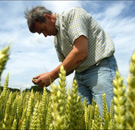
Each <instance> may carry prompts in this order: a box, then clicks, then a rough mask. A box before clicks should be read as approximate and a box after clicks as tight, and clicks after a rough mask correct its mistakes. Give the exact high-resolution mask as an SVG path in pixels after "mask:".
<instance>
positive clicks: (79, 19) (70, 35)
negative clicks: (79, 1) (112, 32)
mask: <svg viewBox="0 0 135 130" xmlns="http://www.w3.org/2000/svg"><path fill="white" fill-rule="evenodd" d="M55 26H56V28H57V30H58V33H57V35H56V36H55V38H54V44H55V48H56V52H57V55H58V58H59V61H60V62H63V61H64V59H65V58H66V57H67V55H68V54H69V53H70V52H71V50H72V49H73V45H74V41H75V40H76V39H77V38H79V37H80V36H82V35H83V36H85V37H86V38H87V39H88V56H87V58H86V59H85V60H84V61H83V62H82V63H81V64H80V65H79V66H78V67H77V69H76V71H77V72H82V71H84V70H86V69H88V68H89V67H91V66H92V65H95V64H97V63H99V62H100V61H101V60H102V59H104V58H106V57H110V56H112V55H113V53H114V50H115V49H114V43H113V41H112V40H111V38H110V37H109V35H108V34H107V33H106V32H105V31H104V30H103V29H102V28H101V27H100V25H99V24H98V23H97V22H96V21H95V20H94V19H93V18H92V16H91V15H90V14H89V13H87V12H86V11H85V10H83V9H82V8H71V9H69V10H67V11H64V12H63V13H62V14H57V19H56V23H55ZM82 44H83V43H82Z"/></svg>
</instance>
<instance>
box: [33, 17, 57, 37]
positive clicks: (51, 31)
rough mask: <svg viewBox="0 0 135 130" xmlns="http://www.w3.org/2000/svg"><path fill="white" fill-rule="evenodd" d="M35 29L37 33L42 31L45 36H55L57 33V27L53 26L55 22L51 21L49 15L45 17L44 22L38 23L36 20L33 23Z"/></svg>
mask: <svg viewBox="0 0 135 130" xmlns="http://www.w3.org/2000/svg"><path fill="white" fill-rule="evenodd" d="M34 27H35V30H36V32H37V33H39V34H40V33H42V34H43V35H44V36H45V37H47V36H51V35H53V36H55V35H56V34H57V29H56V27H55V23H54V22H53V21H52V19H51V17H49V18H48V17H47V18H46V22H43V23H39V22H36V23H35V25H34Z"/></svg>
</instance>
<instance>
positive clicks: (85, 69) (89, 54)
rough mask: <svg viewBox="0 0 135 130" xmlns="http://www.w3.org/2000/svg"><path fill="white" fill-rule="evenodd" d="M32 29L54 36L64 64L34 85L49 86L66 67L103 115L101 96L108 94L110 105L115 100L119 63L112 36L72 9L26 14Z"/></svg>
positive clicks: (35, 10)
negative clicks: (115, 56) (114, 89)
mask: <svg viewBox="0 0 135 130" xmlns="http://www.w3.org/2000/svg"><path fill="white" fill-rule="evenodd" d="M25 17H26V18H27V23H28V27H29V30H30V31H31V32H32V33H35V32H37V33H39V34H40V33H42V34H43V35H44V36H45V37H47V36H51V35H53V36H55V39H54V42H55V48H56V51H57V54H58V58H59V61H61V62H62V63H61V64H60V65H59V66H58V67H57V68H55V69H54V70H52V71H51V72H48V73H43V74H40V75H38V76H36V77H34V79H36V80H33V83H35V84H37V85H38V86H40V87H44V86H46V87H47V86H48V85H50V81H54V80H55V79H57V78H58V74H59V70H60V66H61V65H63V66H64V68H65V70H66V72H67V75H68V74H70V73H72V72H73V71H74V70H75V71H76V72H75V78H76V80H77V82H78V92H79V94H80V95H81V98H82V101H83V100H84V97H86V99H87V104H90V103H91V101H92V98H94V99H95V102H96V103H97V104H98V106H99V109H100V113H101V115H102V94H103V93H106V98H107V104H108V107H109V108H110V103H111V100H112V98H113V85H112V80H113V79H114V77H115V71H116V67H117V65H116V60H115V58H114V56H113V54H114V51H115V49H114V44H113V41H112V40H111V38H110V37H109V35H108V34H107V33H106V32H105V31H104V30H103V29H102V28H101V27H100V25H99V24H98V23H97V22H96V21H95V20H94V19H93V17H92V16H91V15H90V14H88V13H87V12H86V11H84V10H83V9H81V8H71V9H69V10H67V11H65V12H63V13H62V14H54V13H52V12H51V11H50V10H48V9H46V8H45V7H42V6H41V7H40V6H38V7H35V8H32V9H31V10H30V11H28V10H27V12H25Z"/></svg>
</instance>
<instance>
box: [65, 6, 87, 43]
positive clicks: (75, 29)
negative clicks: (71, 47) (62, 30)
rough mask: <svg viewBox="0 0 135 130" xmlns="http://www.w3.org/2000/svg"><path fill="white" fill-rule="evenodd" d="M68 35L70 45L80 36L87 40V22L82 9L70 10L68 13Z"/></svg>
mask: <svg viewBox="0 0 135 130" xmlns="http://www.w3.org/2000/svg"><path fill="white" fill-rule="evenodd" d="M67 21H68V22H67V25H68V35H69V38H70V41H71V42H72V44H74V41H75V40H76V39H77V38H78V37H80V36H81V35H83V36H85V37H87V38H88V24H89V23H88V21H89V20H87V14H86V13H85V11H84V10H82V9H79V8H77V9H72V10H71V11H70V12H69V15H68V19H67Z"/></svg>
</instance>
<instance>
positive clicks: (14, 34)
mask: <svg viewBox="0 0 135 130" xmlns="http://www.w3.org/2000/svg"><path fill="white" fill-rule="evenodd" d="M35 6H45V7H46V8H47V9H50V10H51V11H52V12H53V13H62V12H63V11H64V10H66V9H69V8H71V7H81V8H83V9H84V10H86V11H87V12H88V13H90V14H91V15H92V17H93V18H94V19H95V20H97V22H98V23H99V24H100V25H101V27H102V28H103V29H104V30H105V31H106V32H107V33H108V34H109V35H110V37H111V38H112V40H113V42H114V44H115V54H114V56H115V57H116V60H117V64H118V68H119V72H120V74H121V75H122V77H123V78H124V82H126V78H127V76H128V73H129V62H130V58H131V55H132V54H133V51H134V50H135V1H132V0H130V1H125V0H124V1H114V0H113V1H100V0H98V1H96V0H93V1H92V0H91V1H85V0H84V1H80V0H79V1H77V0H76V1H0V50H1V49H2V48H3V47H5V46H7V45H9V44H10V43H12V44H11V45H12V46H11V51H10V59H9V60H8V62H7V65H6V69H5V70H4V72H3V74H2V81H1V85H4V81H5V78H6V75H7V73H9V87H11V88H19V89H21V90H24V89H26V88H30V87H31V86H33V85H34V84H33V83H32V81H31V80H32V78H33V77H34V76H36V75H38V74H41V73H45V72H49V71H51V70H53V69H54V68H56V67H57V66H58V65H59V64H60V62H59V60H58V57H57V54H56V51H55V48H54V42H53V41H54V37H53V36H50V37H47V38H45V37H44V36H43V35H42V34H40V35H39V34H37V33H31V32H30V31H29V30H28V27H27V21H26V19H25V17H24V11H25V10H26V9H27V8H28V9H29V8H31V7H35ZM73 77H74V73H73V74H71V75H69V76H67V79H66V82H67V87H72V80H73ZM54 83H55V84H56V85H57V84H58V79H57V80H56V81H54Z"/></svg>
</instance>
